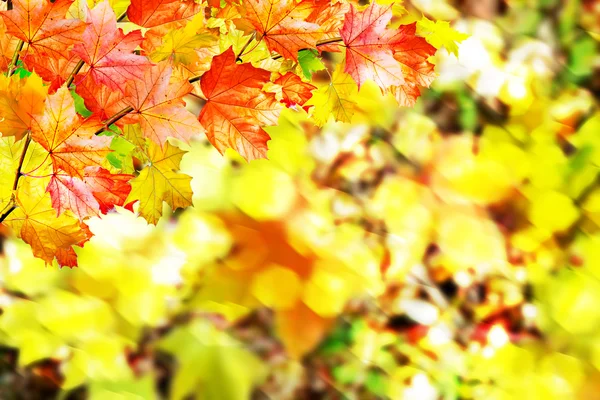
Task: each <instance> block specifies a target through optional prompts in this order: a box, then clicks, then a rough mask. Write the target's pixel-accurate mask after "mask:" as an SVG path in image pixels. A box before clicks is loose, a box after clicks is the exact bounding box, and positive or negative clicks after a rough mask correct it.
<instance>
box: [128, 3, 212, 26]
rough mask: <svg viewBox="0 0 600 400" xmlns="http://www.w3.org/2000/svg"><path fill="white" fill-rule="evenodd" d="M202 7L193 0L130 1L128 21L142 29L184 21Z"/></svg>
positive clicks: (202, 8) (202, 7) (200, 10)
mask: <svg viewBox="0 0 600 400" xmlns="http://www.w3.org/2000/svg"><path fill="white" fill-rule="evenodd" d="M203 10H204V6H202V5H201V4H198V3H196V2H194V0H183V1H182V0H131V4H130V5H129V8H127V17H128V18H129V20H130V21H131V22H133V23H135V24H138V25H139V26H143V27H144V28H152V27H153V26H158V25H162V24H166V23H169V22H175V21H181V20H186V19H188V18H191V17H193V16H194V15H196V14H198V13H199V12H202V11H203Z"/></svg>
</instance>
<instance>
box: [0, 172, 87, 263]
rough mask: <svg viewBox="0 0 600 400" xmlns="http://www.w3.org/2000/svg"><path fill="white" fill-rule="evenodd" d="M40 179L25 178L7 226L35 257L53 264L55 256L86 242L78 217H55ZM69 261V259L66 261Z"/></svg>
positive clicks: (65, 215) (64, 215)
mask: <svg viewBox="0 0 600 400" xmlns="http://www.w3.org/2000/svg"><path fill="white" fill-rule="evenodd" d="M36 181H37V179H23V182H22V183H20V188H19V192H18V194H17V199H16V201H17V205H18V208H17V209H16V210H15V211H14V212H13V213H12V214H11V215H10V216H9V218H7V220H6V223H7V225H8V226H10V227H11V228H12V230H13V231H14V232H15V233H16V235H17V236H18V237H20V238H21V239H23V241H25V242H26V243H28V244H29V245H30V246H31V250H32V251H33V254H34V255H35V256H36V257H38V258H41V259H42V260H44V261H46V263H48V264H50V263H52V261H53V260H54V258H55V257H56V256H60V254H62V255H63V256H66V255H67V253H69V251H72V249H71V246H72V245H74V244H78V243H81V242H83V241H85V240H86V238H87V237H86V233H85V231H84V230H82V229H81V226H80V225H79V223H78V221H77V219H76V218H74V217H73V216H72V215H67V214H63V215H61V216H59V217H57V216H56V211H55V210H54V208H52V205H51V202H50V198H49V197H48V196H47V194H46V192H45V190H44V188H43V186H41V185H38V184H37V182H36ZM65 261H66V260H65Z"/></svg>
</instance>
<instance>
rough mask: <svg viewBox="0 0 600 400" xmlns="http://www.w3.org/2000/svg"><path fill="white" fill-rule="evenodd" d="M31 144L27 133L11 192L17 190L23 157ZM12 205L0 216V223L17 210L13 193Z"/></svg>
mask: <svg viewBox="0 0 600 400" xmlns="http://www.w3.org/2000/svg"><path fill="white" fill-rule="evenodd" d="M30 143H31V135H30V134H29V133H28V134H27V136H26V137H25V144H24V145H23V152H22V153H21V157H20V158H19V166H18V167H17V174H16V175H15V181H14V183H13V188H12V190H13V192H14V191H16V190H17V188H18V187H19V179H21V176H23V174H22V173H21V168H23V162H24V161H25V155H26V154H27V149H29V144H30ZM11 203H12V205H11V206H10V208H9V209H8V210H6V211H5V212H4V213H2V215H0V223H2V222H4V220H5V219H6V218H7V217H8V216H9V215H10V214H11V213H12V212H13V211H15V210H16V209H17V204H16V200H15V194H14V193H13V195H12V198H11Z"/></svg>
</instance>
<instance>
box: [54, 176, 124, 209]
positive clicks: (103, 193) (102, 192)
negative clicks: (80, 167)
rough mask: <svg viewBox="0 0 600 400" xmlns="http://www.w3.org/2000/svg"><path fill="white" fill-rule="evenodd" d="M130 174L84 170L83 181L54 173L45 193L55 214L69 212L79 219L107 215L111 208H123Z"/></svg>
mask: <svg viewBox="0 0 600 400" xmlns="http://www.w3.org/2000/svg"><path fill="white" fill-rule="evenodd" d="M131 179H133V175H128V174H111V173H110V172H109V171H107V170H105V169H103V168H99V167H87V168H86V169H85V172H84V176H83V179H82V178H78V177H72V176H69V175H67V174H64V173H60V172H59V173H55V174H54V175H53V176H52V178H51V179H50V183H49V184H48V188H47V191H48V192H49V193H50V197H51V199H52V207H54V208H55V209H56V212H57V215H60V214H62V213H63V212H64V211H65V210H71V211H73V213H74V214H75V215H76V216H77V217H79V219H84V218H86V217H91V216H97V215H99V214H100V213H103V214H106V213H107V212H108V211H109V210H111V209H112V208H114V206H122V205H123V203H124V202H125V199H126V198H127V196H128V195H129V192H130V191H131V186H130V185H129V183H128V182H129V181H130V180H131Z"/></svg>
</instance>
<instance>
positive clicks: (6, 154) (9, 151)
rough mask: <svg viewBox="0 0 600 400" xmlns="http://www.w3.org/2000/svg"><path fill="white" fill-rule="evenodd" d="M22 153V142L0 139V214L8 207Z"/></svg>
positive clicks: (7, 138) (6, 138)
mask: <svg viewBox="0 0 600 400" xmlns="http://www.w3.org/2000/svg"><path fill="white" fill-rule="evenodd" d="M22 152H23V141H16V140H15V138H14V137H0V213H2V212H3V211H4V210H5V208H7V207H8V206H9V205H10V200H11V197H12V195H13V184H14V182H15V174H16V172H17V168H19V159H20V158H21V153H22Z"/></svg>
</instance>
